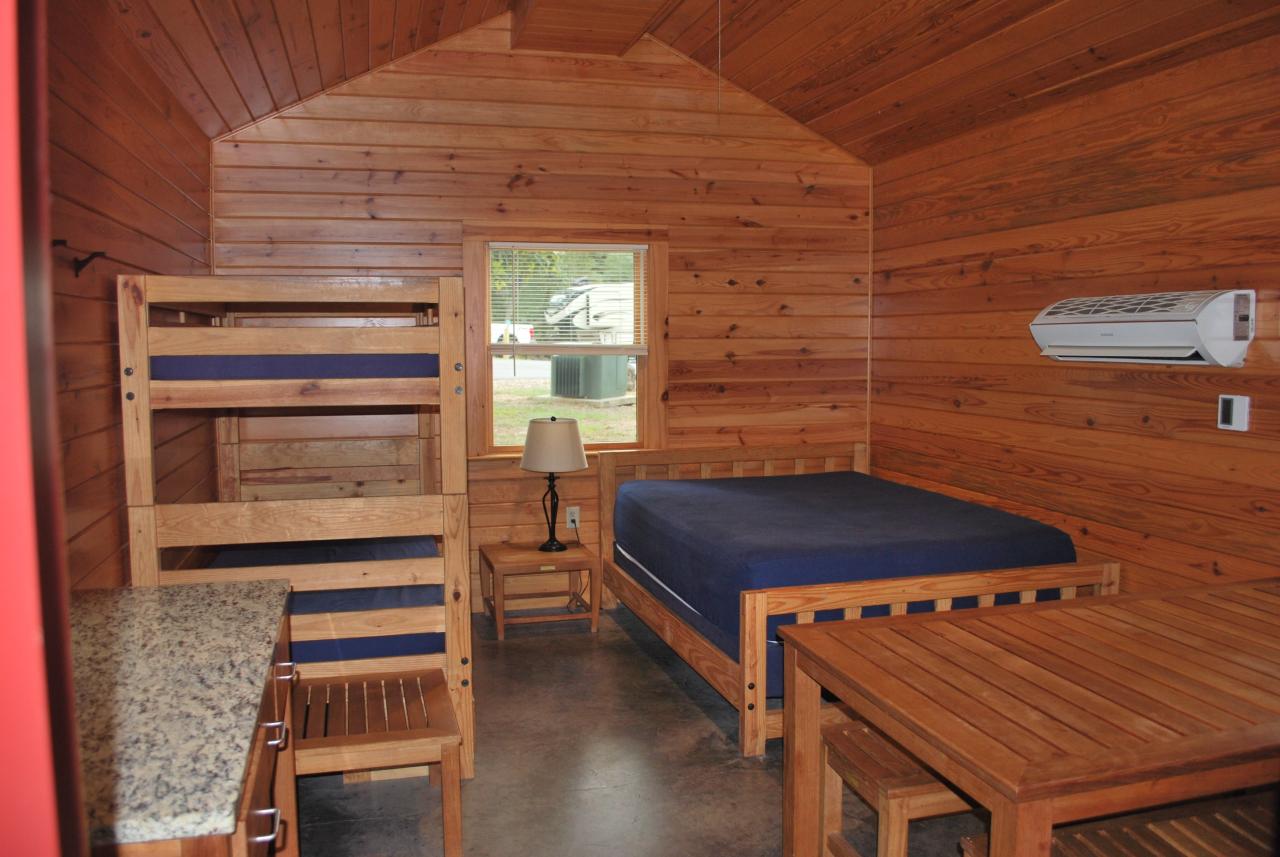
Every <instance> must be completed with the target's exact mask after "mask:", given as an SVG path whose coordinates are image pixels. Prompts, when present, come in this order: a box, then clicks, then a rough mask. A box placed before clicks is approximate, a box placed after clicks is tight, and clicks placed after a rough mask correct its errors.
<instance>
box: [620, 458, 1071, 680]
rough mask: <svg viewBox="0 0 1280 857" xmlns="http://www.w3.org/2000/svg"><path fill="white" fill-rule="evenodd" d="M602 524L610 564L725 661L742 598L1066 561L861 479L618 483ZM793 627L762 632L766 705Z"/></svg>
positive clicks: (1021, 522)
mask: <svg viewBox="0 0 1280 857" xmlns="http://www.w3.org/2000/svg"><path fill="white" fill-rule="evenodd" d="M613 523H614V538H615V551H614V560H615V561H616V562H617V563H618V564H619V565H620V566H621V567H622V568H623V569H624V570H626V571H627V572H628V573H629V574H630V575H631V576H632V577H633V578H634V579H635V580H636V582H637V583H639V584H640V585H642V586H644V587H645V588H646V589H648V590H649V591H650V592H652V593H653V594H654V595H655V596H656V597H657V598H658V599H659V600H661V601H662V602H663V603H664V604H666V605H667V606H668V607H669V608H670V609H672V610H673V611H675V612H676V613H677V615H679V616H681V617H682V618H683V619H684V620H685V621H686V622H688V623H689V624H690V625H691V626H692V627H693V628H694V629H695V630H697V631H698V632H699V633H701V634H702V635H703V636H705V637H706V638H707V639H708V640H709V641H711V642H712V643H713V644H715V645H716V646H717V647H719V648H720V649H722V650H723V651H724V652H725V653H727V654H729V655H730V656H731V657H733V658H734V660H737V658H738V607H739V594H740V593H741V592H743V591H744V590H748V589H763V588H766V587H773V586H794V585H799V584H813V583H840V582H846V581H855V580H875V579H881V578H889V577H906V576H911V575H920V574H945V573H950V572H959V571H975V570H978V569H988V568H1015V567H1018V566H1025V565H1049V564H1054V563H1065V562H1074V561H1075V548H1074V547H1073V546H1072V543H1071V538H1070V537H1069V536H1068V535H1067V534H1066V533H1064V532H1062V531H1061V530H1058V529H1055V528H1054V527H1050V526H1047V525H1045V524H1041V523H1039V522H1037V521H1033V520H1030V519H1027V518H1023V517H1020V516H1017V515H1011V514H1009V513H1007V512H1001V511H999V510H997V509H992V508H989V507H987V506H981V505H978V504H976V503H969V502H965V501H963V500H956V499H953V498H951V497H946V496H943V495H941V494H935V493H933V492H929V491H922V490H920V489H918V488H912V487H910V486H906V485H900V484H898V483H895V482H888V481H885V480H883V479H876V478H874V477H871V476H866V475H864V474H860V473H821V474H812V475H806V476H770V477H760V478H743V479H706V480H688V481H685V480H673V481H636V482H628V483H626V484H624V485H622V486H621V487H620V488H619V489H618V496H617V502H616V504H615V506H614V522H613ZM1041 597H1042V598H1052V597H1056V592H1046V593H1042V594H1041ZM1006 600H1016V597H1015V596H1010V597H1009V599H1006ZM954 606H955V607H957V608H961V607H964V606H966V605H965V604H964V603H962V602H960V601H958V602H957V603H956V604H955V605H954ZM911 609H912V611H913V612H914V611H916V610H920V609H926V607H925V605H917V606H915V607H913V608H911ZM868 612H869V613H870V611H868ZM817 618H818V619H824V618H839V613H837V612H833V613H831V614H829V615H825V616H824V615H823V614H819V615H818V617H817ZM794 621H795V620H794V618H792V617H788V616H781V617H774V618H772V619H771V620H770V622H769V640H770V642H771V645H770V646H769V649H770V651H769V663H768V673H769V678H768V693H769V695H770V696H781V694H782V653H781V648H780V646H778V645H777V642H776V639H777V638H776V632H777V627H778V626H779V625H786V624H790V623H792V622H794Z"/></svg>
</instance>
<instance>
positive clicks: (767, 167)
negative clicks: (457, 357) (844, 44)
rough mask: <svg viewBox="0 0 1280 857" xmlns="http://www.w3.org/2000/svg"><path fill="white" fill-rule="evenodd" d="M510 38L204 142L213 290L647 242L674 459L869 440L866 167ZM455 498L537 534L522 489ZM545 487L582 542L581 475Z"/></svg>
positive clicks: (410, 66) (482, 465) (741, 99)
mask: <svg viewBox="0 0 1280 857" xmlns="http://www.w3.org/2000/svg"><path fill="white" fill-rule="evenodd" d="M509 27H510V22H509V16H505V15H504V16H501V17H499V18H496V19H494V20H493V21H491V22H489V23H487V24H485V25H482V26H480V27H478V28H475V29H472V30H469V31H467V32H465V33H462V34H461V35H459V36H456V37H454V38H452V39H450V40H447V41H445V42H443V43H441V44H440V45H438V46H435V47H432V48H429V49H427V50H426V51H421V52H419V53H417V54H414V55H412V56H410V57H407V58H405V59H402V60H398V61H397V62H395V63H393V64H392V65H390V66H388V67H386V68H384V69H381V70H379V71H376V72H374V73H373V74H370V75H368V76H366V77H364V78H361V79H359V80H355V81H351V82H349V83H347V84H344V85H342V86H340V87H338V88H336V89H334V90H331V91H330V92H328V93H326V94H323V95H320V96H317V97H315V98H313V99H310V100H309V101H306V102H304V103H302V104H300V105H298V106H297V107H294V108H291V109H289V110H287V111H285V112H284V113H283V114H281V115H279V116H278V117H275V118H270V119H267V120H264V121H262V122H260V123H258V124H256V125H253V126H251V127H249V128H246V129H244V130H242V131H240V132H238V133H236V134H234V135H232V136H230V137H228V138H225V139H224V140H222V141H219V142H216V143H215V145H214V164H215V166H214V209H215V215H216V216H215V220H214V246H215V250H214V252H215V262H216V271H217V272H218V273H232V272H235V273H250V272H258V273H264V274H306V273H312V274H320V273H325V274H348V273H411V274H448V273H457V272H459V271H460V270H461V265H462V254H461V238H462V232H463V228H464V226H466V228H468V229H473V228H476V227H478V226H480V227H482V226H483V225H484V224H491V225H493V226H494V228H496V229H501V228H503V227H505V226H508V225H529V226H539V227H542V228H551V227H557V226H565V227H567V228H568V227H574V228H579V229H581V228H583V227H586V228H597V229H599V228H604V227H610V228H619V227H622V228H633V227H635V228H645V227H661V228H664V229H666V230H667V231H668V233H669V235H670V240H671V253H670V259H671V262H670V297H669V307H670V320H669V346H668V355H669V364H670V368H669V379H668V380H669V383H668V387H667V398H668V402H667V407H668V416H669V420H668V424H669V428H670V433H669V437H668V439H667V442H668V444H669V445H672V446H697V445H704V446H719V445H733V444H760V443H799V442H803V441H805V440H810V441H813V442H820V441H837V440H861V439H863V438H864V437H865V432H866V418H865V415H866V395H867V391H866V360H867V332H868V331H867V281H868V276H869V271H868V265H869V259H868V238H869V226H868V205H869V199H868V197H869V190H868V170H867V168H866V167H864V166H863V165H861V164H859V163H857V162H856V161H855V160H853V158H852V157H851V156H849V155H848V154H846V153H844V152H843V151H841V150H839V149H837V148H836V147H834V146H832V145H831V144H829V143H827V142H825V141H823V140H821V139H819V138H817V137H816V136H815V135H813V134H812V133H811V132H809V131H807V130H806V129H804V128H803V127H801V126H799V125H798V124H796V123H795V122H793V121H792V120H790V119H787V118H786V117H784V116H782V115H781V114H778V113H776V112H775V111H773V110H772V109H770V108H768V107H766V106H764V105H762V104H761V103H760V102H759V101H757V100H755V99H754V98H752V97H751V96H748V95H746V94H744V93H741V92H739V91H738V90H736V89H734V88H732V87H730V86H727V85H726V86H720V87H718V86H717V84H716V80H715V78H714V76H713V75H711V74H710V73H709V72H707V71H706V70H705V69H701V68H699V67H698V66H696V65H695V64H693V63H692V62H690V61H688V60H686V59H684V58H683V57H680V56H678V55H676V54H674V53H672V52H671V51H669V50H668V49H666V48H664V47H662V46H661V45H659V44H657V43H655V42H652V41H649V40H644V41H642V42H640V43H639V44H638V45H636V47H635V48H634V49H633V50H632V51H631V52H629V53H628V54H627V55H626V56H625V57H623V58H608V57H600V56H591V57H588V56H585V55H573V54H553V53H535V52H524V51H516V52H512V51H510V50H509V48H508V46H509V44H510V42H509V38H510V33H509ZM479 329H480V330H484V328H483V327H481V328H479ZM472 368H473V369H475V368H479V367H472ZM471 479H472V482H471V492H472V508H471V518H472V526H473V532H472V544H473V546H477V545H479V544H482V543H485V542H492V541H496V540H501V539H502V538H504V537H508V536H510V537H515V538H520V539H532V538H535V537H537V536H538V532H539V528H540V523H539V522H540V521H541V512H540V510H539V509H538V506H537V503H538V498H539V497H541V494H542V490H543V488H542V485H541V484H540V482H539V480H538V479H537V477H533V476H530V475H528V474H523V473H521V472H520V471H519V468H518V467H517V466H516V463H515V462H513V461H511V460H509V459H507V460H502V459H498V460H492V459H489V460H477V461H475V462H473V464H472V467H471ZM561 485H562V488H561V496H562V497H563V498H564V503H565V504H566V505H579V506H581V507H582V511H583V519H584V524H585V525H584V528H583V531H582V536H583V539H584V540H585V541H589V542H592V543H594V542H595V540H596V539H597V538H598V512H597V503H596V490H595V476H594V471H590V472H588V473H585V474H581V475H575V476H572V477H570V478H567V479H565V480H564V482H563V483H561ZM477 591H478V590H477Z"/></svg>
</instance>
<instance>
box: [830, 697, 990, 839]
mask: <svg viewBox="0 0 1280 857" xmlns="http://www.w3.org/2000/svg"><path fill="white" fill-rule="evenodd" d="M822 767H823V770H824V772H825V773H824V776H823V781H822V822H821V827H820V831H819V832H820V834H821V841H823V842H825V843H826V852H825V853H826V854H827V855H829V857H860V855H859V854H858V851H857V849H855V848H854V847H853V846H852V845H851V844H850V843H849V840H847V839H845V838H844V834H843V833H842V832H841V827H842V818H843V805H844V784H845V783H848V784H849V787H850V788H852V789H853V790H854V791H855V792H857V793H858V796H859V797H861V798H862V799H863V800H864V801H866V802H867V804H869V805H870V806H871V807H872V808H873V809H875V811H876V813H877V814H878V815H879V817H880V821H879V829H878V830H877V833H876V839H877V849H876V853H877V855H879V857H907V823H908V822H910V821H912V820H913V819H917V818H931V817H933V816H937V815H952V814H954V813H958V812H968V811H969V810H970V809H972V807H971V806H970V805H969V804H968V802H966V801H965V800H964V799H963V798H961V797H960V796H959V795H957V794H956V793H955V792H953V791H951V789H949V788H947V787H946V786H945V785H943V784H942V783H941V782H939V781H938V780H937V778H935V777H934V776H933V775H932V774H930V773H929V772H928V771H927V770H925V769H924V768H923V767H922V766H921V765H920V764H919V763H918V762H916V761H915V760H914V759H912V758H911V757H910V756H908V755H907V754H906V753H905V752H903V751H902V750H900V749H898V747H897V746H896V745H894V744H892V743H891V742H890V741H889V740H888V739H887V738H885V737H884V736H883V735H881V734H880V733H879V732H876V731H875V730H874V729H872V728H871V727H869V726H867V724H865V723H862V722H860V721H857V720H854V721H846V722H844V723H836V724H832V725H830V726H826V727H824V728H823V730H822Z"/></svg>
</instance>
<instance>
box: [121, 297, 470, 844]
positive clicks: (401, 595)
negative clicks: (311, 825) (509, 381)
mask: <svg viewBox="0 0 1280 857" xmlns="http://www.w3.org/2000/svg"><path fill="white" fill-rule="evenodd" d="M462 307H463V300H462V283H461V280H460V279H459V278H401V277H393V278H388V277H369V278H341V279H329V278H309V277H267V278H239V277H224V276H218V277H212V276H211V277H165V276H125V277H121V278H120V280H119V320H120V353H121V368H122V379H121V388H122V389H121V392H122V396H123V409H124V453H125V476H126V491H127V498H128V509H129V530H130V559H131V575H132V582H133V584H134V585H140V586H147V585H167V584H181V583H194V582H213V581H227V580H258V579H268V578H274V579H285V580H288V581H289V582H290V584H291V585H292V587H293V590H294V595H293V599H292V606H291V614H292V615H291V616H290V634H291V640H292V642H293V660H294V661H296V662H298V670H297V672H298V677H299V679H300V680H299V681H298V682H297V683H296V684H295V689H294V694H293V703H294V704H293V706H292V707H293V719H292V722H293V726H294V730H293V731H294V736H295V737H294V740H295V742H296V743H295V748H296V755H297V765H298V773H299V774H307V773H322V772H326V771H348V772H350V771H362V770H371V769H380V768H392V767H406V766H418V765H423V764H430V765H434V764H436V763H439V764H440V766H441V768H440V770H442V772H443V774H444V783H445V793H444V797H445V814H444V817H445V821H446V829H445V839H446V853H448V854H451V855H453V854H457V853H459V849H460V841H461V839H460V832H459V829H458V825H459V823H460V821H459V819H460V810H459V803H458V800H459V792H458V786H457V782H456V781H457V779H458V777H459V776H467V777H469V776H472V774H473V772H474V702H473V690H472V687H471V628H470V621H471V614H470V605H471V598H470V591H469V589H470V575H469V568H468V559H467V557H468V546H467V540H468V527H467V497H466V490H467V470H466V411H465V400H466V397H465V390H464V371H463V359H464V358H463V354H464V347H463V338H464V320H463V314H462V312H463V311H462ZM175 311H176V312H175ZM192 313H194V314H198V315H199V316H201V317H203V318H204V319H205V320H206V321H207V322H208V323H207V324H203V325H200V326H189V325H181V324H174V323H173V319H174V318H175V317H176V318H178V319H179V320H182V319H183V318H184V314H192ZM353 325H354V326H353ZM163 409H189V410H200V411H207V412H209V418H210V419H213V420H216V423H217V434H216V436H217V441H218V450H217V460H218V471H219V472H218V491H217V493H218V497H219V502H203V503H173V504H157V503H156V493H155V484H154V467H153V461H152V457H153V440H152V415H153V413H154V412H156V411H160V410H163ZM384 453H388V454H391V455H392V456H393V459H392V460H389V461H387V462H382V461H380V460H379V459H378V458H377V457H376V456H377V455H380V454H384ZM370 456H374V457H373V458H371V457H370ZM371 473H376V474H378V475H379V480H372V478H371V477H370V474H371ZM344 474H345V475H348V476H352V478H351V480H349V481H343V478H344ZM179 551H187V552H188V554H190V552H192V551H194V552H195V553H196V554H198V555H199V556H200V557H201V559H202V560H203V561H202V562H200V563H196V565H197V566H199V567H190V566H191V565H192V564H191V563H189V562H183V563H181V564H178V563H175V562H174V560H173V557H174V555H175V554H176V553H177V552H179ZM308 647H311V648H308ZM304 651H305V652H307V653H308V654H309V656H306V657H304V656H302V655H303V652H304ZM339 698H340V699H341V703H340V705H339ZM391 700H398V701H399V702H398V704H397V705H394V706H393V705H391V704H390V701H391ZM384 702H385V703H387V704H385V705H384V704H383V703H384ZM339 708H341V711H342V714H343V716H342V717H341V718H338V717H337V716H336V712H337V711H338V710H339ZM357 708H358V709H359V710H360V711H361V715H360V717H359V718H357V716H356V713H355V712H356V710H357ZM392 709H398V710H399V711H400V712H401V713H402V714H403V716H399V717H397V716H393V715H395V714H396V711H393V710H392ZM379 711H382V712H388V714H387V715H386V716H384V717H382V719H381V722H379V721H378V718H376V717H375V716H374V715H375V714H376V713H377V712H379ZM365 712H367V716H366V715H365ZM348 715H349V716H348ZM339 722H340V724H341V725H340V727H339V726H335V724H336V723H339ZM435 770H436V768H434V767H433V768H432V771H433V774H434V772H435Z"/></svg>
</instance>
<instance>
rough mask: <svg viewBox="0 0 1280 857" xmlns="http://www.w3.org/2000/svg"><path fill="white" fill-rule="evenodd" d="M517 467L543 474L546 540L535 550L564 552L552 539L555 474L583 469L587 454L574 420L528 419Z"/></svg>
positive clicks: (557, 506)
mask: <svg viewBox="0 0 1280 857" xmlns="http://www.w3.org/2000/svg"><path fill="white" fill-rule="evenodd" d="M520 467H521V468H522V469H524V470H529V471H532V472H534V473H545V474H547V491H546V493H545V494H543V495H542V514H543V515H545V516H546V519H547V540H546V541H545V542H543V543H542V544H541V545H540V546H539V547H538V550H540V551H562V550H568V547H566V546H565V545H564V544H563V543H562V542H561V541H560V540H559V539H557V538H556V518H557V516H559V514H560V495H559V494H557V493H556V474H557V473H571V472H573V471H575V470H586V469H587V454H586V452H585V451H584V450H583V448H582V437H581V436H580V435H579V434H578V421H577V420H560V419H556V418H555V417H550V418H539V419H533V420H529V433H528V434H527V435H525V439H524V457H523V458H521V459H520ZM548 500H549V501H550V502H548Z"/></svg>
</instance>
